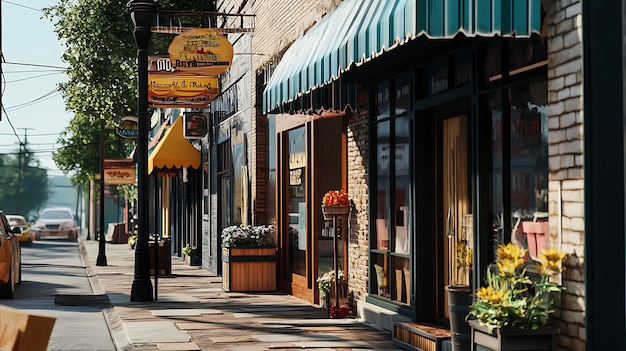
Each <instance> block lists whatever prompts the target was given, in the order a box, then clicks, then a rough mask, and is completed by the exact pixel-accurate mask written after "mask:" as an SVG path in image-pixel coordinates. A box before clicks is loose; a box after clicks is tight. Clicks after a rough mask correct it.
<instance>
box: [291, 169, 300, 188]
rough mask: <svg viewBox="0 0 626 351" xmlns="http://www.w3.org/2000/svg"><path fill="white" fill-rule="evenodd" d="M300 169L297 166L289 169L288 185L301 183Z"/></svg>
mask: <svg viewBox="0 0 626 351" xmlns="http://www.w3.org/2000/svg"><path fill="white" fill-rule="evenodd" d="M302 170H303V168H298V169H292V170H291V171H289V185H302Z"/></svg>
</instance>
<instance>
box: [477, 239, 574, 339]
mask: <svg viewBox="0 0 626 351" xmlns="http://www.w3.org/2000/svg"><path fill="white" fill-rule="evenodd" d="M526 253H527V250H526V249H522V248H521V247H519V246H517V245H513V244H511V243H509V244H507V245H500V247H499V248H498V250H497V261H496V267H493V266H492V267H490V268H488V269H487V274H486V279H485V281H486V286H484V287H481V288H480V289H478V290H477V291H476V300H475V301H474V303H473V304H472V306H471V310H470V313H469V317H468V318H469V323H470V325H471V327H472V340H474V342H475V343H476V340H477V339H479V340H489V342H493V343H495V344H497V345H498V350H501V349H504V348H503V346H502V345H504V344H506V343H508V344H512V343H515V344H516V345H518V347H521V348H518V349H524V345H528V344H526V343H529V342H533V343H539V344H543V345H545V346H546V348H545V349H546V350H550V349H552V348H553V347H554V346H555V336H556V335H557V334H558V333H559V330H558V329H557V328H552V327H549V326H548V322H549V316H550V314H551V313H553V312H554V309H553V304H554V296H552V294H553V293H558V292H560V291H562V290H564V289H565V288H564V287H563V286H562V285H560V284H557V283H555V282H553V281H551V280H550V279H551V277H552V276H554V275H556V274H558V273H560V272H561V271H562V270H563V266H562V263H563V262H564V260H565V258H566V257H567V254H566V253H563V252H559V251H557V250H555V249H550V250H545V251H543V252H542V253H541V254H540V255H539V264H536V263H525V257H526ZM496 268H497V269H496ZM531 269H536V270H537V275H538V278H535V279H532V278H531V274H530V273H529V271H530V270H531ZM477 333H478V334H480V336H478V334H477ZM492 348H493V347H492ZM542 350H543V348H542Z"/></svg>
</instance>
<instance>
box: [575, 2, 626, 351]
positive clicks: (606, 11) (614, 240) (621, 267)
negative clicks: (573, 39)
mask: <svg viewBox="0 0 626 351" xmlns="http://www.w3.org/2000/svg"><path fill="white" fill-rule="evenodd" d="M625 8H626V3H625V1H624V0H622V1H615V0H589V1H583V2H582V31H583V43H584V45H582V47H583V68H582V73H583V79H582V81H583V82H584V88H583V89H584V90H583V91H584V112H583V115H584V116H585V119H584V126H583V128H584V136H585V141H584V142H585V148H584V165H585V167H584V179H585V183H584V190H585V191H584V193H585V240H584V245H585V252H584V255H583V257H584V260H583V261H584V263H585V274H584V278H585V279H584V285H585V299H584V301H585V308H584V312H585V315H586V321H585V331H586V336H585V338H584V339H585V340H586V341H585V343H586V346H585V348H586V349H587V350H626V338H624V337H623V336H620V335H624V330H626V318H625V315H626V299H625V298H624V296H626V288H625V287H626V282H625V280H626V279H625V277H626V265H625V263H626V255H625V251H626V240H625V234H624V231H625V223H624V213H625V206H624V201H626V198H625V194H624V192H625V190H626V189H625V186H624V179H625V178H624V176H625V173H626V171H625V164H624V163H625V162H624V157H625V152H624V145H625V144H624V143H625V137H624V132H625V128H624V125H625V124H624V123H625V119H626V118H625V116H626V112H625V106H624V99H626V96H625V90H626V89H625V88H624V56H625V53H624V50H625V49H624V38H625V36H626V28H625V23H624V9H625ZM576 261H578V258H577V259H576Z"/></svg>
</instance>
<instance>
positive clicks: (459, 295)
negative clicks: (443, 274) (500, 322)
mask: <svg viewBox="0 0 626 351" xmlns="http://www.w3.org/2000/svg"><path fill="white" fill-rule="evenodd" d="M455 251H456V271H457V274H456V279H455V280H454V282H453V283H454V284H452V285H448V286H446V294H447V296H448V311H449V315H450V334H451V339H452V350H453V351H469V350H470V340H469V339H470V338H469V334H470V330H471V329H470V325H469V323H468V322H467V320H466V319H467V316H468V314H469V311H470V305H471V304H472V291H471V289H470V285H469V284H470V280H471V279H470V274H471V271H472V254H473V250H472V248H471V247H469V245H468V241H467V240H465V239H459V240H456V245H455Z"/></svg>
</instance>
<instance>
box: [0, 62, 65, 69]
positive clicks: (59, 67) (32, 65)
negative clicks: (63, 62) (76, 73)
mask: <svg viewBox="0 0 626 351" xmlns="http://www.w3.org/2000/svg"><path fill="white" fill-rule="evenodd" d="M4 63H5V64H7V65H16V66H27V67H44V68H56V69H61V70H66V69H68V68H69V67H61V66H51V65H41V64H37V63H21V62H9V61H6V62H4Z"/></svg>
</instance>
